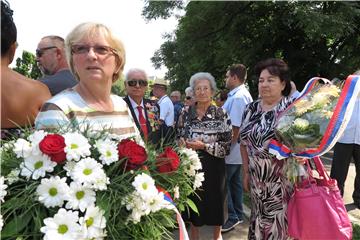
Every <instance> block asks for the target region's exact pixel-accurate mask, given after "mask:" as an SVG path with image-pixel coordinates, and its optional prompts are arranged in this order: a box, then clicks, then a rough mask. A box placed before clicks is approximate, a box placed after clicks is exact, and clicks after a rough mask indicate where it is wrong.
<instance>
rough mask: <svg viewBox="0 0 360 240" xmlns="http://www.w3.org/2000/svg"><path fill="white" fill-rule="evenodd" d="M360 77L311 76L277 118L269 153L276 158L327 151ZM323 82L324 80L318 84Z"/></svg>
mask: <svg viewBox="0 0 360 240" xmlns="http://www.w3.org/2000/svg"><path fill="white" fill-rule="evenodd" d="M359 78H360V76H359V75H350V76H349V77H348V78H347V79H346V80H345V82H344V83H343V84H340V83H339V82H338V83H334V82H330V81H329V80H327V79H324V78H318V77H316V78H312V79H310V80H309V82H308V83H307V84H306V86H305V88H304V90H303V91H302V92H301V93H300V96H299V97H298V98H297V99H296V100H295V101H294V103H293V104H291V105H290V106H289V107H288V109H287V110H286V111H284V113H283V114H282V115H281V116H280V117H279V119H278V123H277V126H276V128H275V134H276V136H277V138H278V139H279V140H275V139H273V140H271V141H270V145H269V151H270V153H272V154H274V155H276V157H277V158H278V159H283V158H288V157H290V156H297V157H304V158H312V157H315V156H321V155H323V154H325V153H326V152H328V151H329V150H330V149H331V148H332V147H333V146H334V144H335V143H336V142H337V141H338V139H339V137H341V135H342V133H343V131H344V129H345V127H346V125H347V123H348V121H349V119H350V116H351V113H352V111H353V108H354V104H355V101H356V98H358V97H359V92H360V80H359ZM321 82H323V83H321Z"/></svg>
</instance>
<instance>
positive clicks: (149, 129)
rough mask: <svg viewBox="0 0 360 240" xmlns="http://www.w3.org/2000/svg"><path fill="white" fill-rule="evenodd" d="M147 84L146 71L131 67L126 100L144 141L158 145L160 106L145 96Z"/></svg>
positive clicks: (126, 80)
mask: <svg viewBox="0 0 360 240" xmlns="http://www.w3.org/2000/svg"><path fill="white" fill-rule="evenodd" d="M147 86H148V81H147V75H146V73H145V71H144V70H142V69H137V68H133V69H130V70H129V72H128V73H127V74H126V78H125V90H126V93H127V95H126V97H124V100H125V102H126V103H127V105H128V106H129V109H130V111H131V114H132V116H133V118H134V121H135V124H136V126H137V128H138V129H139V131H140V133H141V136H142V138H143V139H144V141H145V142H150V143H153V144H156V145H157V144H158V143H160V127H161V126H160V124H161V122H160V119H159V118H160V107H159V105H158V104H157V103H155V102H154V101H151V100H149V99H145V98H144V96H145V92H146V89H147Z"/></svg>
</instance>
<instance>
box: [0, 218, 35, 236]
mask: <svg viewBox="0 0 360 240" xmlns="http://www.w3.org/2000/svg"><path fill="white" fill-rule="evenodd" d="M30 220H31V214H30V213H28V214H22V215H19V216H15V217H14V218H13V219H12V220H11V221H10V222H9V223H8V224H5V226H4V228H3V230H2V231H1V238H5V237H11V236H16V235H18V234H19V233H20V232H21V231H22V230H23V229H24V228H25V227H26V226H27V225H28V224H29V222H30Z"/></svg>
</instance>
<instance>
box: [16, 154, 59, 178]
mask: <svg viewBox="0 0 360 240" xmlns="http://www.w3.org/2000/svg"><path fill="white" fill-rule="evenodd" d="M55 166H56V162H53V161H51V160H50V158H49V157H48V156H46V155H44V154H41V155H31V156H29V157H26V158H25V159H24V162H22V163H21V164H20V169H21V173H20V175H21V176H24V177H27V178H30V177H31V176H32V179H35V180H36V179H39V178H40V177H45V174H46V172H52V171H54V167H55Z"/></svg>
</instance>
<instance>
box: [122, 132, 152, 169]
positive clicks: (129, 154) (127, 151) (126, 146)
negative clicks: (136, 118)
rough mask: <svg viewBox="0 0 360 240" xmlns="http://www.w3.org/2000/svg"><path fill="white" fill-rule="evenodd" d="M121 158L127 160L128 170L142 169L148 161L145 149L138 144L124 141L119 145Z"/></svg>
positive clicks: (127, 140)
mask: <svg viewBox="0 0 360 240" xmlns="http://www.w3.org/2000/svg"><path fill="white" fill-rule="evenodd" d="M118 152H119V158H120V159H122V158H127V159H128V161H127V164H126V170H131V169H136V168H138V167H140V166H141V165H142V164H143V163H144V162H145V161H146V159H147V154H146V150H145V148H143V147H142V146H140V145H139V144H137V143H136V142H134V141H132V140H129V139H124V140H121V142H120V143H119V144H118Z"/></svg>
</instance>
